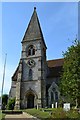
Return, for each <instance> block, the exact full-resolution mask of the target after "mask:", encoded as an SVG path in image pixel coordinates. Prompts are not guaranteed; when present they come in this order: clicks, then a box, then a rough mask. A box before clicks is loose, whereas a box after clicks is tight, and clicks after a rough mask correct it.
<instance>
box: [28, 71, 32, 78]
mask: <svg viewBox="0 0 80 120" xmlns="http://www.w3.org/2000/svg"><path fill="white" fill-rule="evenodd" d="M29 80H32V69H29Z"/></svg>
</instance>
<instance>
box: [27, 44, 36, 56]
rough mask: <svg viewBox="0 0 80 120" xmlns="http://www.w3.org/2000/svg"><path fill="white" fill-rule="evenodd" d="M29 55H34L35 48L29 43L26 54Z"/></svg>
mask: <svg viewBox="0 0 80 120" xmlns="http://www.w3.org/2000/svg"><path fill="white" fill-rule="evenodd" d="M29 55H35V49H34V46H33V45H30V46H29V47H28V56H29Z"/></svg>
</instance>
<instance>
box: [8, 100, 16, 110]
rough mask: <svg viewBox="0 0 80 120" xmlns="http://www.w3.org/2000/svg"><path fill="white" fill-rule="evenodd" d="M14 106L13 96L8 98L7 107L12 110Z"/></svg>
mask: <svg viewBox="0 0 80 120" xmlns="http://www.w3.org/2000/svg"><path fill="white" fill-rule="evenodd" d="M14 106H15V98H11V99H9V101H8V104H7V109H8V110H13V109H14Z"/></svg>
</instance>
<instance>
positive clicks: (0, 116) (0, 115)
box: [0, 110, 5, 120]
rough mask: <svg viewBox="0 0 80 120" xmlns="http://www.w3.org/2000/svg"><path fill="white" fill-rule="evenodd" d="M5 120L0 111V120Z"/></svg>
mask: <svg viewBox="0 0 80 120" xmlns="http://www.w3.org/2000/svg"><path fill="white" fill-rule="evenodd" d="M4 118H5V114H2V112H1V110H0V120H4Z"/></svg>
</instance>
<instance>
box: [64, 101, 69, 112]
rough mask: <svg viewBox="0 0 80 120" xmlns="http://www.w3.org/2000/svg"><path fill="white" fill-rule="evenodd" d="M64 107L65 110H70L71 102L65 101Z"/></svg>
mask: <svg viewBox="0 0 80 120" xmlns="http://www.w3.org/2000/svg"><path fill="white" fill-rule="evenodd" d="M63 109H64V111H69V110H70V103H64V105H63Z"/></svg>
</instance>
